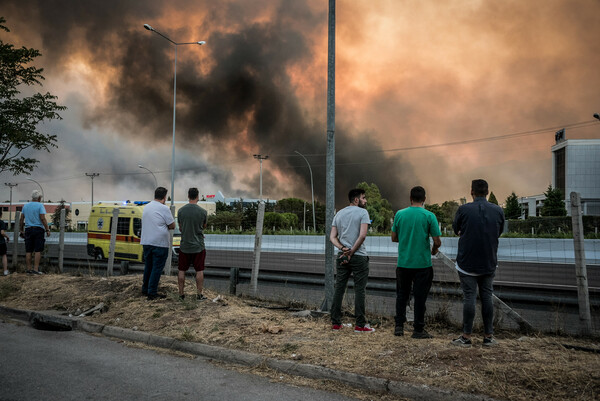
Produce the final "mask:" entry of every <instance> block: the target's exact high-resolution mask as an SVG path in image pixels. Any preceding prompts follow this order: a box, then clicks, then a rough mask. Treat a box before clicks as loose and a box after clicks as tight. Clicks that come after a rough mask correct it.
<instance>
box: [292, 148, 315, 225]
mask: <svg viewBox="0 0 600 401" xmlns="http://www.w3.org/2000/svg"><path fill="white" fill-rule="evenodd" d="M294 152H295V153H298V154H299V155H300V156H302V158H303V159H304V161H305V162H306V164H308V171H310V194H311V196H312V212H313V232H315V233H316V232H317V221H316V220H315V190H314V187H313V174H312V168H310V163H309V162H308V160H307V159H306V157H304V155H303V154H302V153H300V152H298V151H297V150H294Z"/></svg>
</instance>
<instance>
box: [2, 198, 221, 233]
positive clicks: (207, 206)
mask: <svg viewBox="0 0 600 401" xmlns="http://www.w3.org/2000/svg"><path fill="white" fill-rule="evenodd" d="M128 202H129V201H100V202H94V205H97V204H99V203H102V204H108V205H126V204H127V203H128ZM187 203H188V202H175V203H174V206H175V215H177V211H178V210H179V208H180V207H182V206H184V205H186V204H187ZM24 204H25V202H22V201H20V202H17V203H15V202H13V204H12V205H10V204H9V203H8V202H3V203H0V207H2V220H4V221H7V222H8V221H9V218H10V219H11V220H12V221H14V219H15V214H16V212H20V211H21V210H23V205H24ZM198 205H199V206H200V207H202V208H203V209H204V210H206V211H207V213H208V214H209V215H211V214H215V212H216V210H217V205H216V203H215V202H198ZM59 206H60V203H48V202H44V207H45V208H46V221H48V224H50V225H51V224H52V215H53V214H54V212H55V211H56V209H57V208H58V207H59ZM167 206H170V203H169V202H167ZM65 208H66V209H68V210H70V211H71V213H70V214H69V219H70V220H71V222H70V225H69V227H70V228H71V229H72V230H78V231H85V230H87V225H88V220H89V218H90V211H91V204H90V202H70V203H68V202H65ZM9 210H10V213H9ZM11 227H12V224H11Z"/></svg>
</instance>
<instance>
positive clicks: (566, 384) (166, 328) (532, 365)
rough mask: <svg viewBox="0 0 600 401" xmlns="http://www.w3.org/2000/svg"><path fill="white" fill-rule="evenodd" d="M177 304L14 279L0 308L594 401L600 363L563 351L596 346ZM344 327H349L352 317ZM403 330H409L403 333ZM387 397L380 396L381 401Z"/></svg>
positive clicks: (494, 392) (441, 383)
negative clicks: (467, 343)
mask: <svg viewBox="0 0 600 401" xmlns="http://www.w3.org/2000/svg"><path fill="white" fill-rule="evenodd" d="M186 285H187V287H186V292H187V294H188V298H191V299H189V300H188V299H187V298H186V300H185V301H179V300H178V298H177V284H176V278H174V277H163V278H162V279H161V285H160V287H161V288H160V289H161V291H162V292H166V293H167V294H169V297H168V298H167V299H165V300H158V301H147V300H146V298H145V297H142V296H141V293H140V287H141V277H140V276H126V277H113V278H109V279H107V278H103V277H93V276H92V277H89V276H87V277H74V276H68V275H53V274H50V275H45V276H36V277H30V276H26V275H24V274H13V275H11V276H9V277H7V278H2V279H0V302H1V303H2V304H3V305H5V306H9V307H16V308H23V309H33V310H49V309H52V310H60V311H64V312H65V313H71V314H77V313H81V312H82V311H84V310H86V309H88V308H91V307H93V306H95V305H97V304H98V303H100V302H104V303H105V304H106V305H107V306H108V310H107V311H106V312H105V313H102V314H95V315H93V316H91V317H88V319H90V320H93V321H96V322H99V323H104V324H109V325H114V326H119V327H125V328H136V329H138V330H143V331H147V332H152V333H156V334H159V335H163V336H170V337H174V338H177V339H180V340H185V341H196V342H201V343H205V344H213V345H219V346H223V347H228V348H233V349H240V350H244V351H249V352H253V353H258V354H261V355H265V356H269V357H274V358H280V359H294V360H299V361H302V362H303V363H310V364H315V365H321V366H327V367H330V368H334V369H340V370H345V371H349V372H356V373H361V374H365V375H368V376H376V377H382V378H387V379H391V380H398V381H403V382H408V383H413V384H426V385H430V386H436V387H441V388H450V389H455V390H459V391H464V392H473V393H480V394H486V395H489V396H492V397H496V398H501V399H511V400H565V399H577V400H595V399H598V396H599V394H600V356H599V355H598V354H597V353H590V352H584V351H575V350H568V349H565V348H564V347H563V346H562V345H561V344H565V343H568V344H571V345H576V346H582V347H587V348H596V349H597V348H599V347H600V345H599V344H598V343H597V342H593V341H590V340H585V339H576V338H568V337H549V336H532V337H521V336H520V335H517V334H514V333H501V334H500V335H499V340H500V345H499V346H498V347H495V348H490V349H484V348H482V347H481V340H480V339H476V342H475V344H474V346H473V348H470V349H462V348H457V347H453V346H451V345H449V341H450V340H451V339H452V337H453V336H454V335H456V333H454V332H452V331H450V330H449V329H446V328H444V327H443V326H435V327H434V328H433V330H430V331H431V332H432V334H434V335H435V338H434V339H432V340H414V339H411V338H410V336H405V337H394V335H393V321H389V320H387V319H383V318H382V319H380V322H381V326H380V327H378V328H377V331H376V332H375V333H373V334H355V333H354V332H353V331H352V329H351V328H345V329H344V330H342V331H341V332H332V331H331V330H330V322H329V319H328V318H327V317H323V318H310V317H308V318H298V317H293V316H292V315H291V313H290V312H288V311H285V310H277V309H268V308H264V307H257V306H253V305H256V304H257V303H258V302H257V301H255V300H250V299H244V298H236V297H229V296H226V295H222V297H223V300H222V301H220V302H212V301H211V299H213V298H216V297H217V296H218V295H219V294H217V293H215V292H211V291H205V294H206V295H207V296H208V297H209V300H207V301H204V302H196V300H195V299H194V297H193V296H192V295H193V294H194V287H193V286H192V284H191V283H187V284H186ZM347 322H352V319H351V318H348V319H347ZM407 329H408V326H407ZM386 398H387V397H386Z"/></svg>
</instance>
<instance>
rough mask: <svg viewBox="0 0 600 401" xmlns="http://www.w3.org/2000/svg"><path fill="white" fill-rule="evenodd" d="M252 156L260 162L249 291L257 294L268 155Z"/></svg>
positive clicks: (254, 294)
mask: <svg viewBox="0 0 600 401" xmlns="http://www.w3.org/2000/svg"><path fill="white" fill-rule="evenodd" d="M254 158H255V159H257V160H258V161H259V162H260V201H259V202H258V210H257V213H256V233H255V235H254V260H253V261H252V273H251V275H250V291H251V292H252V295H253V296H255V297H256V296H257V295H258V273H259V271H260V252H261V249H262V232H263V225H264V219H265V202H263V198H262V162H263V160H267V159H268V158H269V156H266V155H265V156H262V155H254Z"/></svg>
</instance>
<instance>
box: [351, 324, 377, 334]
mask: <svg viewBox="0 0 600 401" xmlns="http://www.w3.org/2000/svg"><path fill="white" fill-rule="evenodd" d="M374 331H375V329H373V328H371V326H369V325H368V324H366V325H364V326H363V327H359V326H354V332H355V333H372V332H374Z"/></svg>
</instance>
